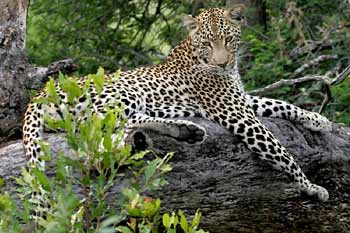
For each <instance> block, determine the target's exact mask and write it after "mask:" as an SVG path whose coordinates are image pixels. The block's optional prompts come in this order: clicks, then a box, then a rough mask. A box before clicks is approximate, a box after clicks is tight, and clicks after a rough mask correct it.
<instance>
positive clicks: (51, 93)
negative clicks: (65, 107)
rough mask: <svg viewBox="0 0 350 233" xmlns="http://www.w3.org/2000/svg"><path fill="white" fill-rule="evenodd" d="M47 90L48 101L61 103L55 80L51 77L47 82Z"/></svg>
mask: <svg viewBox="0 0 350 233" xmlns="http://www.w3.org/2000/svg"><path fill="white" fill-rule="evenodd" d="M60 75H61V73H60ZM46 90H47V93H48V97H47V99H48V101H49V102H51V103H54V104H56V105H59V103H60V97H59V96H58V94H57V91H56V87H55V81H54V80H53V79H52V78H50V80H49V81H48V82H47V83H46Z"/></svg>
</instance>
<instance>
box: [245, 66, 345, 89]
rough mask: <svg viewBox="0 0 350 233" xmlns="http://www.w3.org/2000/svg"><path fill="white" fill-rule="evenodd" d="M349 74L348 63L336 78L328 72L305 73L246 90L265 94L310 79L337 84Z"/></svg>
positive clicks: (327, 83)
mask: <svg viewBox="0 0 350 233" xmlns="http://www.w3.org/2000/svg"><path fill="white" fill-rule="evenodd" d="M349 74H350V65H349V66H348V67H346V68H345V69H344V70H343V71H342V72H341V73H340V74H339V75H338V76H337V77H336V78H334V79H331V78H329V74H328V73H327V74H326V75H306V76H304V77H301V78H296V79H281V80H279V81H278V82H275V83H273V84H270V85H268V86H266V87H262V88H258V89H255V90H252V91H247V93H248V94H251V95H261V94H266V93H268V92H271V91H272V90H275V89H277V88H280V87H283V86H292V85H296V84H299V83H305V82H310V81H320V82H323V83H325V84H326V85H331V86H333V85H338V84H339V83H341V82H342V81H344V80H345V78H346V77H347V76H348V75H349Z"/></svg>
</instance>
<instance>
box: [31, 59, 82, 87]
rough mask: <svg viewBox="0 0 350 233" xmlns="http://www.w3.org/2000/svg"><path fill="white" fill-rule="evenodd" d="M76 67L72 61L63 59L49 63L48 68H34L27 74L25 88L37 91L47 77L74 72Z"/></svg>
mask: <svg viewBox="0 0 350 233" xmlns="http://www.w3.org/2000/svg"><path fill="white" fill-rule="evenodd" d="M77 68H78V66H77V65H76V64H75V63H74V61H73V59H65V60H60V61H56V62H53V63H51V64H50V65H49V66H48V67H35V68H34V69H33V70H32V71H30V72H28V77H29V79H28V82H27V86H28V88H29V89H35V90H38V89H40V88H41V87H42V85H43V84H44V83H45V82H46V81H47V80H48V77H49V76H51V75H55V74H57V73H58V72H62V73H65V74H69V73H72V72H74V71H76V70H77Z"/></svg>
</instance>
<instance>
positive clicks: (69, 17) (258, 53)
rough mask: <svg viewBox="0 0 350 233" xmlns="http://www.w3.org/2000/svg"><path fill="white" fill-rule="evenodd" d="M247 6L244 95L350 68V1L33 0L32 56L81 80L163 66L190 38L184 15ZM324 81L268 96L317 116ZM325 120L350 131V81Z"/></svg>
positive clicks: (335, 90)
mask: <svg viewBox="0 0 350 233" xmlns="http://www.w3.org/2000/svg"><path fill="white" fill-rule="evenodd" d="M235 3H244V4H245V5H246V6H247V7H248V9H247V24H246V25H245V26H244V28H243V35H242V44H241V51H240V56H239V57H240V60H239V66H240V73H241V75H242V78H243V80H244V83H245V85H246V90H254V89H257V88H260V87H264V86H266V85H268V84H272V83H274V82H277V81H278V80H281V79H294V78H300V77H303V76H306V75H327V77H329V78H334V77H336V75H337V74H338V73H339V72H341V71H342V70H343V69H344V68H345V67H346V66H348V65H349V64H350V1H349V0H325V1H319V0H296V1H288V0H246V1H239V0H226V1H224V0H217V1H214V0H213V1H209V0H192V1H190V0H182V1H179V0H175V1H174V0H132V1H124V0H100V1H92V0H79V1H78V0H31V3H30V8H29V15H28V28H27V30H28V32H27V41H26V43H27V45H26V46H27V49H28V53H29V56H30V60H31V62H32V63H34V64H37V65H42V66H47V65H48V64H50V63H51V62H53V61H56V60H60V59H64V58H73V59H75V60H76V62H77V63H78V64H79V67H80V68H79V71H78V74H77V75H84V74H87V73H95V72H96V70H97V67H99V66H102V67H104V68H105V69H106V70H107V71H110V72H113V71H115V70H116V69H131V68H134V67H137V66H140V65H149V64H157V63H160V62H161V61H162V60H164V59H165V57H166V55H167V54H168V53H169V51H170V49H171V48H172V47H174V46H175V45H177V44H178V43H179V42H180V41H181V40H183V39H184V38H185V37H186V30H185V29H184V27H183V26H182V17H183V15H184V14H192V15H197V14H198V13H200V12H201V11H203V10H204V9H207V8H211V7H227V6H230V5H231V4H235ZM325 93H326V87H325V85H324V84H322V83H321V82H307V83H302V84H298V85H293V86H285V87H281V88H278V89H275V90H274V91H270V92H268V93H263V95H264V96H268V97H272V98H278V99H283V100H287V101H289V102H291V103H293V104H296V105H298V106H300V107H302V108H305V109H308V110H312V111H318V109H319V108H320V106H321V103H322V100H323V98H324V96H325ZM331 93H332V96H333V99H332V100H331V101H330V103H329V104H328V105H327V107H326V109H325V111H324V113H323V114H324V115H326V116H327V117H328V118H329V119H330V120H332V121H336V122H342V123H345V124H346V125H349V124H350V80H349V78H348V79H346V80H344V81H343V82H342V83H341V84H339V85H337V86H333V87H332V88H331Z"/></svg>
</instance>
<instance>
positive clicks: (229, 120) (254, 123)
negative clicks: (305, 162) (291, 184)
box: [208, 98, 329, 201]
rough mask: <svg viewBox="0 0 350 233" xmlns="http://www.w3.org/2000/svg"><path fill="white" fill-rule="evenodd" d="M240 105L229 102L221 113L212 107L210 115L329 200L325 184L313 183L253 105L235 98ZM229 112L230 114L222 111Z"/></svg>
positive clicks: (310, 190)
mask: <svg viewBox="0 0 350 233" xmlns="http://www.w3.org/2000/svg"><path fill="white" fill-rule="evenodd" d="M235 103H236V105H227V104H226V105H225V106H223V107H224V109H220V112H221V114H215V113H213V111H210V109H208V117H209V118H210V119H212V120H214V121H217V122H218V123H220V124H221V125H223V126H224V127H226V128H227V129H228V130H230V131H231V132H232V133H234V134H235V135H240V136H241V137H242V140H243V141H244V142H245V144H246V145H247V147H248V148H249V150H251V151H252V152H254V153H256V154H257V155H258V156H259V158H260V159H261V160H263V161H267V162H268V163H269V164H271V165H272V166H273V167H274V168H276V169H278V170H280V171H283V172H285V173H286V174H287V175H288V176H289V177H292V178H293V180H294V181H295V183H296V184H297V186H298V187H299V189H300V190H302V191H305V192H306V193H307V194H308V195H317V196H318V198H319V199H320V200H321V201H326V200H328V197H329V195H328V192H327V190H326V189H325V188H323V187H321V186H318V185H315V184H312V183H311V182H310V181H309V179H308V178H307V177H306V175H305V174H304V173H303V171H302V170H301V168H300V167H299V166H298V164H297V163H296V162H295V161H294V158H293V157H292V155H291V154H290V153H288V151H287V150H286V148H284V147H283V146H282V145H281V143H280V142H279V141H278V140H277V139H276V138H275V137H274V136H273V135H272V133H271V132H270V131H269V130H268V129H267V128H266V127H265V126H264V125H263V124H261V122H260V121H259V120H258V119H257V118H256V117H255V115H254V112H253V110H252V109H250V108H249V106H248V103H247V102H246V101H245V100H244V99H243V98H237V99H235ZM222 113H226V114H222Z"/></svg>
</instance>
